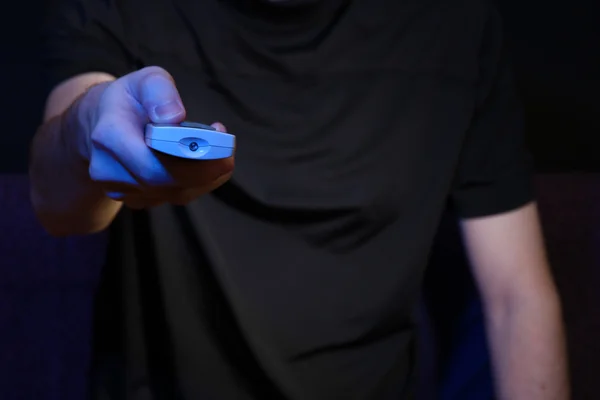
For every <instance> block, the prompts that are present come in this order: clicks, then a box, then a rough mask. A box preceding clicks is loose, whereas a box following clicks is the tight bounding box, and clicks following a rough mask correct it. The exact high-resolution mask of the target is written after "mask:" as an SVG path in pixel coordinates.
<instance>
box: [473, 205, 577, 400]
mask: <svg viewBox="0 0 600 400" xmlns="http://www.w3.org/2000/svg"><path fill="white" fill-rule="evenodd" d="M462 227H463V232H464V236H465V243H466V247H467V251H468V253H469V256H470V259H471V262H472V265H473V269H474V275H475V278H476V280H477V282H478V286H479V289H480V292H481V295H482V298H483V302H484V307H485V311H486V319H487V331H488V337H489V338H490V345H491V350H492V358H493V361H494V367H495V368H494V369H495V373H496V383H497V389H498V392H499V396H500V398H501V399H504V400H567V399H569V398H570V397H569V385H568V373H567V357H566V350H565V338H564V330H563V323H562V315H561V306H560V299H559V297H558V294H557V291H556V288H555V285H554V282H553V279H552V276H551V273H550V270H549V267H548V262H547V260H546V255H545V251H544V245H543V240H542V234H541V229H540V223H539V220H538V215H537V209H536V206H535V204H529V205H527V206H525V207H522V208H520V209H518V210H516V211H511V212H508V213H505V214H501V215H496V216H490V217H483V218H476V219H470V220H466V221H464V222H463V224H462Z"/></svg>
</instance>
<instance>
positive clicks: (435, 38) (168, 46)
mask: <svg viewBox="0 0 600 400" xmlns="http://www.w3.org/2000/svg"><path fill="white" fill-rule="evenodd" d="M430 3H432V2H430ZM433 3H435V2H433ZM452 3H460V2H458V1H455V2H452ZM156 4H158V3H156ZM168 4H169V6H168V7H167V6H165V5H163V6H161V7H162V8H161V10H157V11H161V13H154V14H153V13H146V14H145V15H147V17H144V19H143V20H142V21H140V23H139V26H138V27H136V28H135V32H136V34H137V35H138V37H149V35H150V33H149V32H150V30H151V29H156V27H157V26H158V27H162V31H163V32H168V35H164V36H161V37H160V38H158V39H157V40H155V41H148V40H145V41H141V40H140V41H139V43H138V44H139V46H138V51H139V57H140V60H141V63H142V64H144V65H160V66H162V67H164V68H166V69H167V70H168V71H169V72H170V73H171V74H172V75H173V77H174V78H175V80H176V82H177V86H178V89H179V91H180V93H181V96H182V99H183V101H184V103H185V106H186V108H187V111H188V119H191V120H196V121H199V122H204V123H211V122H214V121H220V122H222V123H224V124H225V125H226V126H227V128H228V130H229V131H230V132H232V133H234V134H236V135H237V145H238V148H237V155H236V156H237V172H236V179H237V181H238V182H239V183H240V185H241V186H243V187H244V189H245V190H246V191H247V192H249V193H250V195H251V196H252V197H254V198H257V199H259V201H261V202H262V203H267V204H269V205H275V206H283V207H286V206H292V205H294V206H295V205H298V204H300V205H301V206H304V207H309V206H310V207H313V208H314V207H320V208H327V207H329V206H330V205H331V204H335V205H336V207H345V208H355V207H358V208H360V207H363V206H365V204H376V203H377V202H378V201H380V200H377V199H381V198H385V199H386V200H385V201H384V203H386V204H388V206H391V204H399V200H400V199H401V198H402V197H403V196H404V197H405V196H407V191H414V190H417V191H420V190H431V189H432V187H434V188H435V192H437V193H438V194H439V195H440V196H442V195H443V192H444V190H447V189H448V187H449V184H448V183H449V181H450V180H451V178H452V176H453V171H454V168H455V164H456V162H457V160H458V156H459V153H460V149H461V145H462V141H463V138H464V135H465V133H466V131H467V129H468V126H469V124H470V121H471V119H472V115H473V110H474V106H475V99H476V90H477V80H478V75H479V70H478V68H479V67H478V51H479V49H478V40H477V39H474V37H476V36H477V35H480V34H481V32H479V31H478V30H479V29H480V25H481V23H480V21H479V20H478V19H477V18H475V17H473V16H472V14H466V13H464V12H461V11H460V10H459V7H458V6H457V5H456V4H454V5H453V6H450V7H442V6H435V7H430V8H427V7H423V8H418V7H416V6H413V8H410V9H409V8H407V9H406V10H404V11H405V14H406V15H404V16H401V17H399V18H397V19H398V24H397V26H396V25H394V24H391V22H393V19H389V17H388V16H386V13H385V12H383V11H381V10H380V11H379V12H378V13H377V14H376V15H372V16H371V17H372V18H374V19H371V20H366V19H361V18H360V8H358V9H353V10H350V11H348V13H347V14H345V15H343V16H341V17H340V19H339V21H338V22H337V25H336V26H335V30H334V31H332V32H329V33H328V34H327V35H326V36H324V37H323V38H321V39H320V42H318V44H317V45H315V46H314V47H313V48H310V49H296V50H290V49H287V50H285V51H280V52H278V51H277V50H275V49H273V48H272V47H269V46H267V45H266V44H265V43H266V42H264V41H262V40H261V39H260V38H259V37H257V36H253V35H254V33H255V32H249V31H247V30H244V29H243V28H241V27H240V28H236V27H235V26H233V25H231V24H232V20H229V19H225V18H224V17H221V18H220V19H219V21H220V23H221V26H219V25H218V24H214V23H212V24H211V23H209V22H208V21H206V20H202V21H197V20H194V19H193V17H192V16H190V15H186V14H185V13H186V11H191V10H193V9H192V8H189V7H190V6H189V5H188V6H181V4H179V5H178V3H177V2H173V3H170V2H169V3H168ZM206 4H214V2H210V1H209V2H206ZM197 7H200V6H197ZM206 7H208V8H207V9H206V10H205V11H206V12H207V13H211V12H219V11H218V10H217V9H210V6H206ZM369 10H371V11H372V8H370V9H369ZM196 11H197V10H196ZM391 11H398V10H391ZM444 12H449V13H450V14H448V15H446V14H444ZM152 15H163V17H165V18H164V20H163V22H159V20H158V19H157V17H153V16H152ZM194 22H196V23H194ZM201 22H202V23H201ZM459 28H460V29H459ZM144 35H145V36H144ZM248 35H250V36H248ZM432 185H433V186H432ZM390 193H395V195H393V196H392V195H390ZM377 204H379V203H377Z"/></svg>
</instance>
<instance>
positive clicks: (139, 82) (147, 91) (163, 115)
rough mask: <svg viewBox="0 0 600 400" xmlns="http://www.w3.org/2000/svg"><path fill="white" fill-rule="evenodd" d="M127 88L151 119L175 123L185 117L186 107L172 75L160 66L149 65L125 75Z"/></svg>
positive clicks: (155, 121) (156, 121) (164, 122)
mask: <svg viewBox="0 0 600 400" xmlns="http://www.w3.org/2000/svg"><path fill="white" fill-rule="evenodd" d="M123 83H124V84H125V88H126V90H127V91H128V92H129V94H131V96H132V97H133V98H134V99H135V100H137V102H138V103H139V104H140V105H141V106H142V107H143V108H144V110H145V111H146V115H147V116H148V118H149V119H150V121H152V122H154V123H159V124H174V123H179V122H181V121H183V120H184V119H185V108H184V107H183V102H182V101H181V97H180V96H179V92H178V91H177V88H176V86H175V82H174V80H173V78H172V77H171V75H170V74H169V73H168V72H167V71H165V70H164V69H162V68H160V67H147V68H143V69H141V70H139V71H136V72H134V73H132V74H129V75H127V76H126V77H125V82H123Z"/></svg>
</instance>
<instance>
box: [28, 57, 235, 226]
mask: <svg viewBox="0 0 600 400" xmlns="http://www.w3.org/2000/svg"><path fill="white" fill-rule="evenodd" d="M90 86H91V87H90ZM184 118H185V109H184V106H183V104H182V102H181V98H180V96H179V93H178V92H177V89H176V87H175V83H174V82H173V79H172V77H171V76H170V75H169V74H168V73H167V72H166V71H165V70H163V69H161V68H158V67H148V68H144V69H142V70H139V71H136V72H134V73H131V74H129V75H126V76H124V77H122V78H120V79H114V77H111V76H110V75H107V74H101V73H89V74H85V75H80V76H77V77H73V78H71V79H69V80H67V81H65V82H64V83H63V84H61V85H59V86H57V87H56V88H55V90H54V91H53V92H52V94H51V95H50V96H49V99H48V104H47V106H46V113H45V123H44V125H42V126H41V127H40V129H39V130H38V132H37V133H36V135H35V137H34V139H33V141H32V145H31V151H30V163H29V176H30V183H31V188H30V189H31V190H30V193H31V200H32V204H33V207H34V210H35V212H36V214H37V216H38V219H39V220H40V222H41V223H42V225H43V226H44V227H45V228H46V230H47V231H49V232H50V233H51V234H54V235H60V236H62V235H72V234H89V233H93V232H98V231H100V230H103V229H105V228H106V227H107V226H108V225H109V224H110V223H111V222H112V220H113V219H114V217H115V216H116V214H117V213H118V211H119V209H120V208H121V206H122V204H126V205H128V206H130V207H133V208H144V207H152V206H156V205H159V204H161V203H173V204H185V203H187V202H190V201H192V200H194V199H195V198H197V197H199V196H201V195H203V194H205V193H207V192H210V191H211V190H214V189H215V188H217V187H218V186H220V185H222V184H223V183H225V182H226V181H227V180H228V179H229V178H230V176H231V173H232V171H233V157H231V158H229V159H225V160H206V161H198V160H187V159H181V158H177V157H171V156H167V155H163V154H160V153H156V152H154V151H153V150H151V149H150V148H148V147H147V146H146V143H145V140H144V128H145V125H146V124H147V123H148V122H155V123H178V122H181V121H183V120H184ZM213 126H214V127H215V128H216V129H218V130H220V131H225V128H224V127H223V125H221V124H219V123H216V124H213Z"/></svg>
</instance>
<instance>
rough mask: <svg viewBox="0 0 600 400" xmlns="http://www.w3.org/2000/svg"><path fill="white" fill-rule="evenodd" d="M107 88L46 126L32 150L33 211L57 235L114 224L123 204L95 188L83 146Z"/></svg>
mask: <svg viewBox="0 0 600 400" xmlns="http://www.w3.org/2000/svg"><path fill="white" fill-rule="evenodd" d="M100 93H101V88H100V87H97V88H92V89H91V90H89V91H88V92H87V93H86V94H85V95H82V96H80V97H79V98H78V99H77V100H76V101H75V102H73V104H72V105H71V106H70V107H68V108H67V109H66V110H65V111H64V112H63V113H61V114H60V115H58V116H56V117H54V118H51V119H50V120H48V121H47V122H46V123H44V124H43V125H42V126H41V127H40V128H39V129H38V131H37V133H36V135H35V136H34V138H33V141H32V144H31V148H30V162H29V178H30V193H31V201H32V204H33V208H34V210H35V212H36V214H37V216H38V219H39V220H40V222H41V223H42V225H43V226H44V227H45V228H46V230H48V232H50V233H51V234H53V235H57V236H62V235H69V234H88V233H94V232H98V231H100V230H103V229H104V228H106V227H107V226H108V224H110V222H111V221H112V220H113V219H114V216H115V215H116V213H117V212H118V210H119V208H120V207H121V203H120V202H116V201H114V200H111V199H109V198H108V197H106V196H105V195H104V193H103V192H102V190H101V189H100V188H98V187H97V185H94V184H93V182H92V181H91V179H90V178H89V174H88V163H87V161H86V158H85V155H84V154H82V152H81V149H82V148H83V145H82V143H80V142H81V141H82V140H84V138H85V137H86V135H85V134H84V130H87V129H90V128H89V127H90V125H91V123H90V119H91V115H90V114H91V111H92V110H93V109H94V107H95V104H97V101H98V97H99V95H100Z"/></svg>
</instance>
